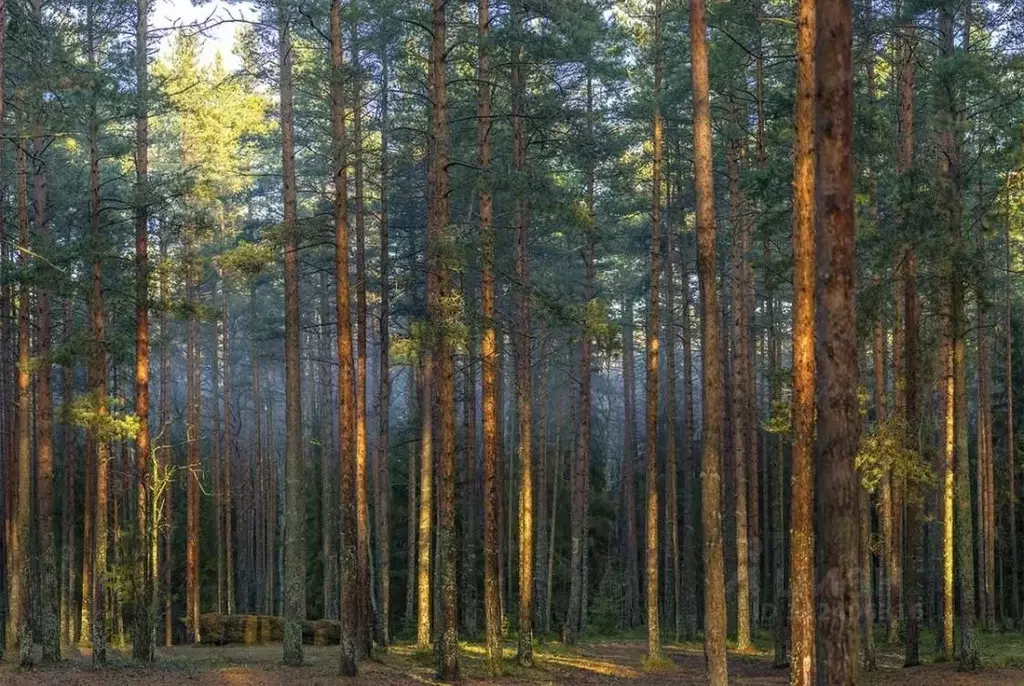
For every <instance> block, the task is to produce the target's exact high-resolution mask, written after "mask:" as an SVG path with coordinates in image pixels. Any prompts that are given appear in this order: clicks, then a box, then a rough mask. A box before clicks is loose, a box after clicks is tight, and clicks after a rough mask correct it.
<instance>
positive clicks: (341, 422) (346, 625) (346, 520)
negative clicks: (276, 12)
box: [330, 0, 358, 676]
mask: <svg viewBox="0 0 1024 686" xmlns="http://www.w3.org/2000/svg"><path fill="white" fill-rule="evenodd" d="M330 52H331V56H330V57H331V143H332V145H333V152H334V158H333V162H334V164H333V174H334V241H335V249H334V269H335V283H336V285H337V297H336V300H335V304H336V318H337V320H336V321H337V324H336V325H337V329H338V336H337V338H338V404H339V412H338V451H339V454H340V462H339V465H340V469H339V471H340V479H339V481H340V497H339V500H338V504H339V509H340V510H341V546H340V547H341V565H340V567H339V577H340V581H341V663H340V669H341V675H342V676H355V675H356V641H357V636H356V631H357V626H358V625H357V616H356V603H357V602H358V598H357V593H358V586H357V578H356V555H357V549H356V501H355V498H356V493H355V488H356V483H355V479H356V469H355V467H356V465H355V443H356V442H355V410H356V408H355V397H354V387H353V376H354V371H355V370H354V362H353V358H352V320H351V315H350V306H351V296H350V289H349V275H348V159H347V146H348V142H347V140H346V139H347V136H346V133H345V84H344V81H343V78H344V62H343V52H342V31H341V0H331V5H330Z"/></svg>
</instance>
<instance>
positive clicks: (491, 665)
mask: <svg viewBox="0 0 1024 686" xmlns="http://www.w3.org/2000/svg"><path fill="white" fill-rule="evenodd" d="M477 15H478V20H477V21H478V24H477V84H478V85H477V105H476V117H477V119H476V155H477V165H478V166H479V168H480V171H481V181H480V192H479V198H478V202H479V205H480V240H481V253H480V306H481V317H482V319H483V321H482V325H483V335H482V336H481V338H480V377H481V378H480V382H481V383H480V386H481V393H482V396H483V397H482V412H483V416H482V418H481V423H482V428H483V505H484V638H485V643H486V644H487V672H488V674H490V675H491V676H497V675H499V674H501V657H502V655H501V581H500V578H499V576H500V558H499V546H500V541H499V533H498V532H499V527H500V498H501V495H500V492H499V489H500V484H499V479H500V478H501V477H500V472H499V471H498V461H499V459H498V451H499V445H498V388H497V381H498V363H499V358H498V344H497V336H496V333H495V330H494V317H495V312H494V244H495V235H494V226H493V224H492V221H493V216H494V204H493V197H492V195H491V187H490V177H489V174H490V166H491V84H490V9H489V7H488V0H479V8H478V10H477Z"/></svg>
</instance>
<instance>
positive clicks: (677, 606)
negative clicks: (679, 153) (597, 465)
mask: <svg viewBox="0 0 1024 686" xmlns="http://www.w3.org/2000/svg"><path fill="white" fill-rule="evenodd" d="M669 204H671V203H669ZM674 232H675V231H674V229H673V228H672V227H669V228H668V229H667V230H666V231H665V259H664V261H663V262H662V266H663V271H664V278H665V379H666V381H667V387H666V396H667V397H666V399H665V539H666V540H665V547H666V549H668V551H669V564H668V573H669V575H670V577H671V580H672V588H671V589H670V592H671V595H670V596H669V597H670V598H671V602H670V603H669V604H670V605H671V608H672V615H671V617H670V619H671V621H672V625H673V632H674V637H675V641H676V643H678V642H679V641H681V640H682V637H683V608H682V604H681V603H682V595H683V588H682V587H683V577H682V573H681V571H682V570H681V569H680V567H679V563H680V548H679V524H680V522H679V464H678V460H677V448H676V438H677V435H678V423H677V421H676V413H677V396H676V386H677V384H676V314H675V307H676V302H675V301H676V298H675V282H674V280H673V276H674V274H673V271H674V270H673V269H672V265H673V260H672V250H673V241H672V237H673V234H674ZM666 593H669V591H666Z"/></svg>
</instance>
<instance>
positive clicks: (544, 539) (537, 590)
mask: <svg viewBox="0 0 1024 686" xmlns="http://www.w3.org/2000/svg"><path fill="white" fill-rule="evenodd" d="M540 335H541V343H540V366H539V369H538V371H537V377H538V381H539V383H540V392H539V394H538V399H539V401H540V409H539V413H538V414H539V416H538V418H537V450H536V453H537V456H536V460H535V462H534V468H535V469H536V470H537V487H536V491H537V497H536V502H537V507H536V512H535V517H534V518H535V519H536V521H537V531H536V533H535V535H534V539H533V542H534V554H533V561H534V564H533V583H534V594H535V598H536V600H535V602H534V604H533V618H532V621H533V626H534V629H535V630H536V631H537V632H538V633H540V641H541V642H542V643H543V642H544V640H545V636H544V608H545V607H546V605H547V603H548V599H549V593H550V587H549V586H548V585H547V568H548V557H547V556H548V528H549V527H548V515H549V510H548V503H549V501H548V483H549V481H550V476H549V475H548V419H549V415H548V413H549V411H550V402H549V400H550V392H549V390H548V389H549V388H550V381H551V379H550V361H551V355H550V353H549V350H548V344H549V341H550V340H551V336H550V333H549V331H547V330H545V331H543V332H542V333H541V334H540Z"/></svg>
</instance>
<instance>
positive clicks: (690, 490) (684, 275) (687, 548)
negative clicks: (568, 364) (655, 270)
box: [679, 182, 699, 638]
mask: <svg viewBox="0 0 1024 686" xmlns="http://www.w3.org/2000/svg"><path fill="white" fill-rule="evenodd" d="M680 185H681V182H680ZM679 272H680V278H679V282H680V284H681V285H682V297H681V300H682V307H683V309H682V315H681V317H680V328H681V329H682V338H683V348H682V352H683V507H682V519H681V522H680V523H681V525H682V527H683V551H682V576H683V578H684V579H686V580H687V583H685V584H684V585H683V596H682V600H681V603H682V607H683V634H684V636H685V637H686V638H692V637H693V636H694V635H695V634H696V632H697V584H696V583H695V582H693V583H691V580H693V579H696V577H697V545H696V540H697V522H696V518H697V503H696V500H695V498H696V487H695V486H696V483H697V481H698V480H699V478H698V471H697V465H696V460H695V456H694V442H693V431H694V427H693V424H694V422H693V350H692V342H691V338H692V332H691V327H690V271H689V268H688V265H687V260H686V256H685V251H684V250H683V246H682V245H680V246H679Z"/></svg>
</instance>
